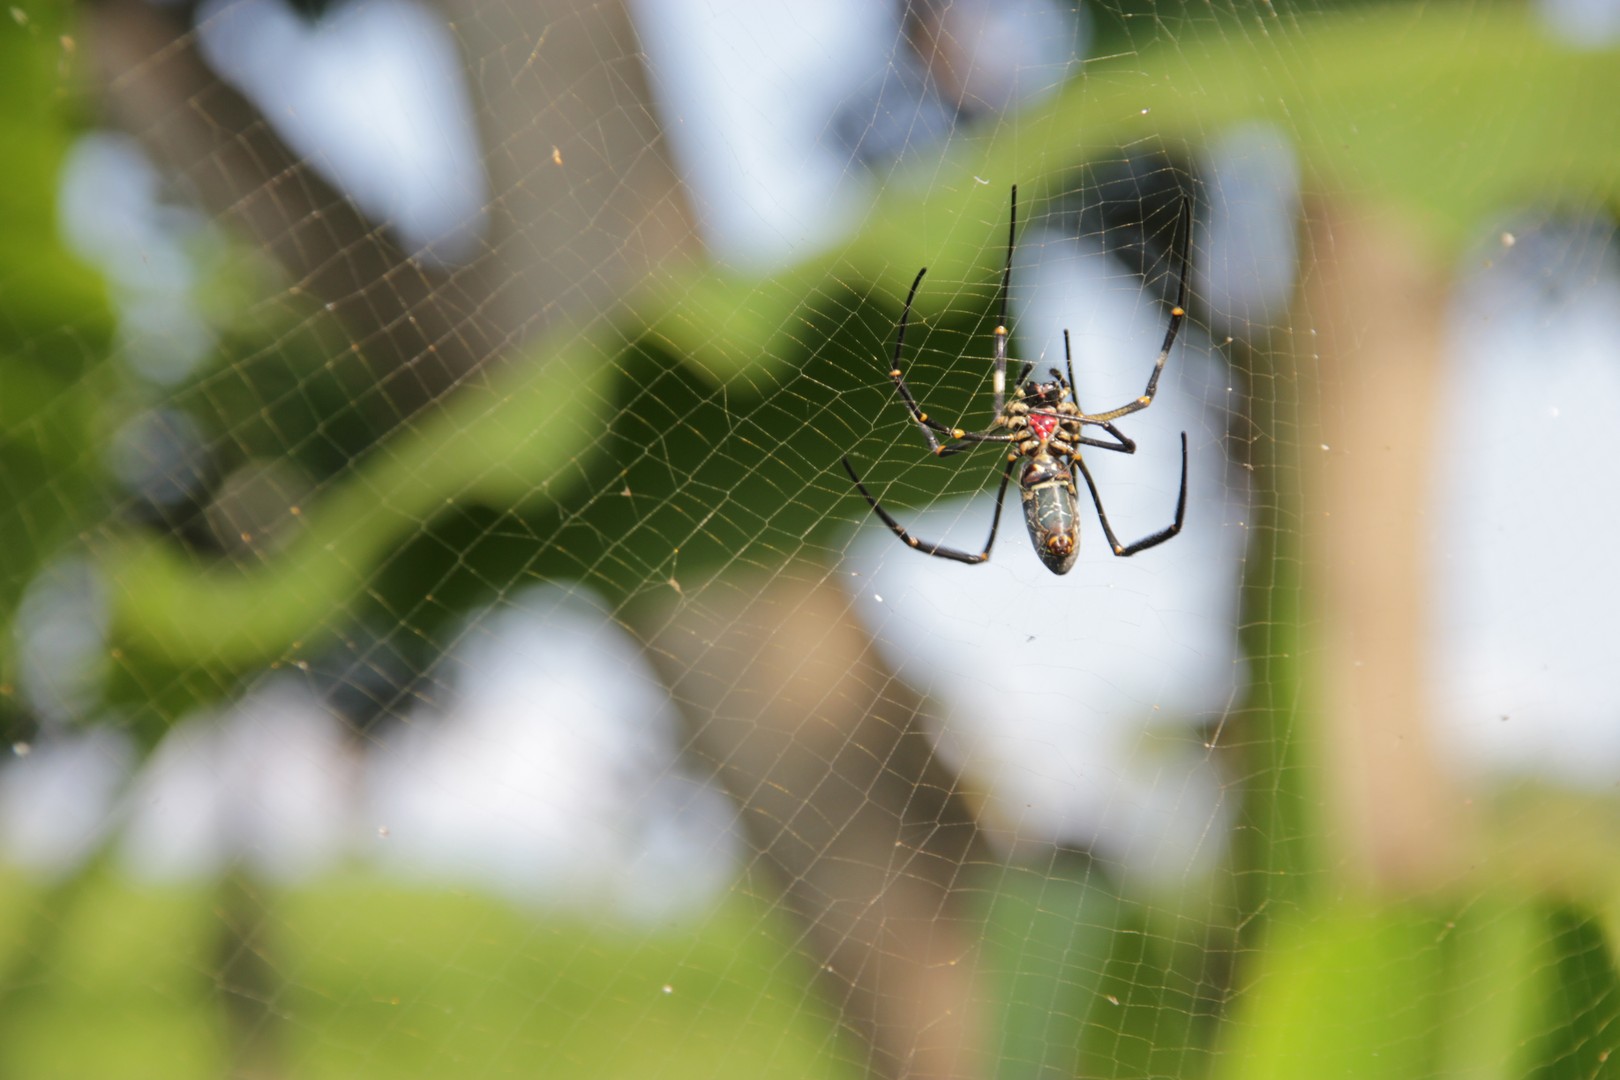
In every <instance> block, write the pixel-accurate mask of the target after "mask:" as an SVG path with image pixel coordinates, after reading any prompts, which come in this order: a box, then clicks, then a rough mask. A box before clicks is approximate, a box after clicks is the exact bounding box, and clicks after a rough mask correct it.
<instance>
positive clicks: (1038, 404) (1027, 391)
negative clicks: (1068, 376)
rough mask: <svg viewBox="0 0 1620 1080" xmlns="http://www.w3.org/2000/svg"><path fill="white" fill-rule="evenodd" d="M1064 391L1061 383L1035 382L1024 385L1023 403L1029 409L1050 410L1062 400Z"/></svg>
mask: <svg viewBox="0 0 1620 1080" xmlns="http://www.w3.org/2000/svg"><path fill="white" fill-rule="evenodd" d="M1065 393H1066V390H1065V387H1064V385H1063V383H1062V382H1044V383H1043V382H1036V381H1035V380H1034V379H1031V380H1029V381H1028V382H1026V383H1025V384H1024V403H1025V404H1027V405H1029V406H1030V407H1031V408H1035V409H1040V408H1052V407H1053V406H1055V405H1057V404H1058V403H1059V402H1061V401H1062V400H1063V399H1064V396H1065Z"/></svg>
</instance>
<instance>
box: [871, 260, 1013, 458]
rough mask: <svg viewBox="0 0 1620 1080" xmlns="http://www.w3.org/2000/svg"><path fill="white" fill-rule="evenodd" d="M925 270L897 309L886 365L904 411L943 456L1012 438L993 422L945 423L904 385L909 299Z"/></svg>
mask: <svg viewBox="0 0 1620 1080" xmlns="http://www.w3.org/2000/svg"><path fill="white" fill-rule="evenodd" d="M1010 265H1011V264H1010V263H1009V266H1010ZM926 273H928V267H926V266H925V267H923V268H922V269H921V270H919V271H917V276H916V277H915V278H914V279H912V282H911V291H909V292H908V293H906V306H905V307H904V308H903V309H901V311H900V329H899V331H898V332H897V333H896V334H895V336H894V363H893V365H892V366H891V367H890V368H889V379H890V380H891V381H892V382H893V383H894V388H895V390H897V391H898V392H899V394H900V400H901V401H903V402H905V404H906V411H907V412H909V413H911V419H912V420H913V421H915V422H916V424H917V427H918V429H919V430H920V431H922V433H923V438H925V439H927V440H928V449H929V450H931V451H933V452H934V453H935V454H937V455H939V456H941V457H945V456H948V455H950V454H959V453H962V452H963V451H964V450H970V449H972V448H973V447H974V446H976V445H977V444H979V443H986V442H1003V443H1004V442H1012V441H1013V436H1011V435H1010V434H998V433H996V432H995V431H994V430H993V425H992V427H989V428H985V429H984V430H983V431H963V430H962V429H961V428H950V427H946V426H945V425H944V424H942V423H940V422H939V421H938V420H935V419H934V418H933V417H931V416H929V415H928V414H927V413H926V412H924V411H923V409H922V406H921V405H920V404H919V403H918V401H917V399H916V397H915V396H914V395H913V394H912V392H911V388H910V387H909V386H907V385H906V379H905V376H904V375H903V374H902V373H901V371H900V356H901V353H902V351H903V350H904V348H905V344H906V326H907V324H908V323H909V322H910V321H911V302H912V301H913V300H915V299H916V297H917V287H918V286H919V285H921V284H922V279H923V275H924V274H926ZM998 340H999V339H998ZM1001 348H1002V350H1003V352H1005V349H1006V345H1005V343H1004V342H1003V343H1002V345H1001ZM1002 362H1003V363H1005V356H1003V360H1002ZM1029 367H1030V365H1028V364H1025V365H1024V372H1025V373H1026V374H1027V373H1028V371H1029ZM996 415H997V416H1000V415H1001V407H1000V406H999V405H998V406H997V407H996ZM936 431H937V432H939V433H940V434H941V435H945V436H947V437H948V438H950V439H952V440H954V441H953V442H951V443H950V444H948V445H941V444H940V441H939V439H938V438H937V437H936V436H935V434H934V433H935V432H936Z"/></svg>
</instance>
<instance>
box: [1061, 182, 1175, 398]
mask: <svg viewBox="0 0 1620 1080" xmlns="http://www.w3.org/2000/svg"><path fill="white" fill-rule="evenodd" d="M1180 229H1181V244H1180V245H1179V249H1180V252H1181V256H1180V258H1179V259H1178V260H1177V262H1178V263H1179V264H1180V283H1179V284H1178V285H1177V286H1176V303H1175V306H1174V307H1172V308H1171V309H1170V325H1169V326H1168V327H1167V328H1166V329H1165V331H1164V344H1163V345H1162V346H1161V347H1160V348H1159V358H1158V359H1157V360H1155V361H1154V362H1153V374H1151V375H1149V376H1148V381H1147V389H1145V390H1143V391H1142V396H1141V397H1139V398H1137V399H1136V400H1135V401H1133V402H1130V403H1129V404H1127V405H1121V406H1120V407H1119V408H1117V409H1109V410H1108V411H1107V412H1100V413H1081V414H1080V420H1081V423H1085V424H1099V425H1101V424H1106V423H1108V422H1109V421H1110V420H1118V419H1119V418H1120V417H1122V416H1129V415H1130V414H1131V413H1133V412H1140V411H1141V410H1143V409H1145V408H1147V407H1148V406H1149V405H1151V404H1153V395H1154V393H1155V392H1156V391H1157V390H1158V387H1159V376H1160V375H1162V374H1164V362H1165V361H1166V360H1168V359H1169V358H1170V347H1171V346H1172V345H1174V344H1175V343H1176V335H1177V334H1178V333H1180V332H1181V323H1182V320H1183V319H1185V318H1186V317H1187V263H1188V262H1189V261H1190V259H1191V253H1192V199H1191V197H1189V198H1187V199H1185V200H1183V201H1182V204H1181V223H1180ZM1070 381H1071V382H1072V381H1073V376H1072V375H1071V376H1070Z"/></svg>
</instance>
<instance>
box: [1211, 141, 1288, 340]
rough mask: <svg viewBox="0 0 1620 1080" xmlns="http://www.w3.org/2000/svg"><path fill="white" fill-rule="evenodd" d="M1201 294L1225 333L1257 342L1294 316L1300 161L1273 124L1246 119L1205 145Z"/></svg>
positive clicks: (1215, 320) (1212, 316)
mask: <svg viewBox="0 0 1620 1080" xmlns="http://www.w3.org/2000/svg"><path fill="white" fill-rule="evenodd" d="M1198 172H1199V175H1200V176H1201V177H1203V178H1205V180H1206V182H1205V183H1203V184H1201V185H1200V186H1199V192H1200V194H1201V195H1202V196H1203V197H1205V198H1207V199H1208V200H1209V205H1208V206H1207V207H1199V208H1198V215H1199V221H1200V224H1201V226H1202V228H1201V229H1195V236H1194V240H1195V243H1196V244H1197V245H1198V251H1197V253H1196V254H1195V255H1194V265H1195V267H1196V268H1197V270H1198V272H1197V273H1195V274H1194V278H1195V280H1194V282H1193V295H1195V296H1197V297H1198V299H1199V306H1200V308H1201V309H1202V310H1203V311H1204V312H1206V313H1207V314H1208V316H1209V319H1210V323H1211V325H1212V326H1213V327H1214V328H1215V330H1216V332H1218V333H1227V334H1231V335H1232V336H1233V337H1235V338H1238V339H1239V340H1244V341H1248V340H1252V339H1253V338H1254V337H1255V335H1256V334H1257V333H1258V334H1264V333H1266V332H1267V330H1268V329H1269V328H1270V327H1273V326H1277V325H1279V324H1280V323H1283V322H1285V321H1286V315H1285V312H1286V311H1287V309H1288V304H1289V302H1290V300H1291V299H1292V298H1293V295H1294V279H1295V277H1296V275H1297V273H1298V268H1299V215H1300V205H1299V204H1300V192H1299V180H1300V176H1299V160H1298V158H1297V157H1296V156H1295V154H1294V149H1293V146H1292V145H1290V143H1289V141H1288V138H1287V136H1286V135H1285V134H1284V133H1283V132H1282V131H1281V130H1280V129H1279V128H1277V127H1275V126H1274V125H1271V124H1262V123H1249V124H1241V125H1238V126H1237V127H1235V128H1232V129H1230V130H1228V131H1226V132H1225V133H1223V134H1222V135H1221V136H1220V137H1219V138H1217V139H1215V140H1214V141H1213V142H1212V143H1210V145H1209V146H1208V147H1207V148H1205V150H1204V153H1203V155H1202V161H1201V162H1200V164H1199V169H1198Z"/></svg>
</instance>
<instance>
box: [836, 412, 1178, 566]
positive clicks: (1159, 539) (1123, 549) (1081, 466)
mask: <svg viewBox="0 0 1620 1080" xmlns="http://www.w3.org/2000/svg"><path fill="white" fill-rule="evenodd" d="M1076 469H1078V470H1079V471H1080V475H1081V476H1083V477H1085V481H1086V487H1087V489H1089V490H1090V492H1091V504H1092V505H1093V506H1095V507H1096V508H1097V520H1099V521H1101V522H1102V527H1103V532H1105V533H1107V534H1108V546H1109V547H1111V548H1113V550H1114V554H1115V555H1121V556H1124V555H1135V554H1136V553H1137V552H1138V551H1146V550H1147V549H1148V548H1150V547H1157V546H1158V545H1160V544H1162V543H1164V542H1165V541H1166V540H1168V539H1170V538H1171V537H1172V536H1174V535H1176V534H1177V533H1179V532H1180V531H1181V523H1182V522H1183V521H1184V520H1185V519H1186V517H1187V433H1186V432H1185V431H1183V432H1182V433H1181V494H1180V495H1178V496H1176V520H1175V521H1172V522H1171V523H1170V524H1169V525H1167V526H1166V527H1164V528H1162V529H1160V530H1159V531H1158V532H1156V533H1154V534H1153V535H1152V536H1144V537H1142V539H1140V540H1138V541H1137V542H1136V543H1134V544H1121V543H1120V542H1119V537H1117V536H1115V535H1114V527H1113V526H1112V525H1110V524H1108V512H1107V511H1105V510H1104V509H1103V504H1102V496H1101V495H1099V494H1097V482H1096V481H1095V480H1093V479H1092V478H1091V470H1090V469H1088V468H1086V463H1085V461H1084V460H1083V459H1082V458H1081V457H1080V455H1078V454H1076V455H1075V457H1074V464H1073V465H1071V466H1070V472H1073V471H1074V470H1076ZM868 498H870V496H868Z"/></svg>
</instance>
